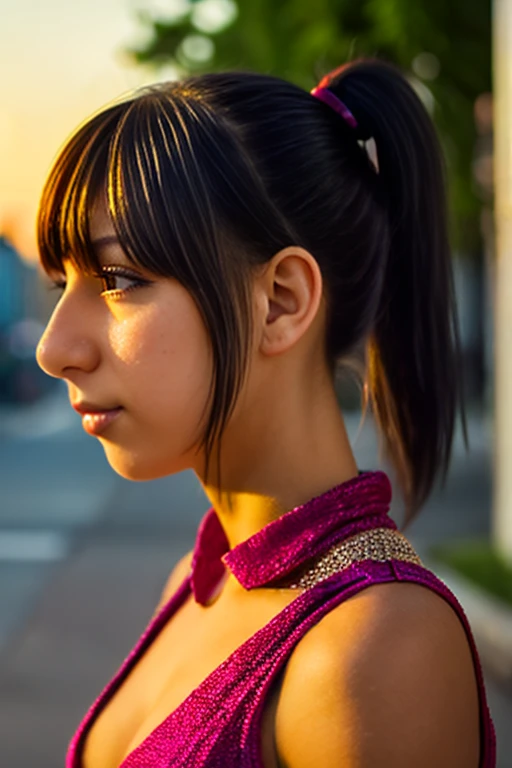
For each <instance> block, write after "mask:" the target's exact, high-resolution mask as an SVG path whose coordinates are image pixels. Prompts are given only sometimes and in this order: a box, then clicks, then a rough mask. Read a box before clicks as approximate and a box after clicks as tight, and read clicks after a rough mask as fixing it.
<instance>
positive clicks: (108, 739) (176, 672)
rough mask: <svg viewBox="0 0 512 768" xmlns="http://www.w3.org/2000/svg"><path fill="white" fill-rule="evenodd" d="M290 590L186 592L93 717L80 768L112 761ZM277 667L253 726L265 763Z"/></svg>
mask: <svg viewBox="0 0 512 768" xmlns="http://www.w3.org/2000/svg"><path fill="white" fill-rule="evenodd" d="M295 597H297V592H296V591H295V590H287V589H285V590H283V589H280V590H270V589H261V590H253V591H251V592H246V593H244V594H243V595H242V594H239V593H237V594H235V595H227V596H226V597H224V595H223V596H222V597H221V598H220V599H219V600H217V602H216V603H215V604H214V605H212V606H208V607H204V606H201V605H198V604H197V603H195V601H194V600H193V599H192V598H189V599H188V600H187V602H185V604H184V605H183V606H182V607H181V608H180V610H179V611H178V612H177V613H176V614H175V615H174V616H173V617H172V618H171V619H170V620H169V621H168V622H167V624H166V625H165V627H164V628H163V629H162V630H161V631H160V633H159V634H158V636H157V637H156V639H155V640H154V641H153V642H152V644H151V645H150V647H149V649H148V650H147V651H146V652H145V654H144V655H143V656H142V658H141V659H140V660H139V661H138V663H136V665H135V666H134V667H133V668H132V670H131V671H130V673H129V674H128V676H127V677H126V679H125V680H124V682H123V683H122V685H121V687H120V688H119V689H118V691H117V692H116V693H115V695H114V696H113V698H112V699H111V700H110V701H109V703H108V704H107V706H106V707H105V708H104V709H103V710H102V712H101V714H100V715H99V716H98V718H97V719H96V720H95V722H94V724H93V726H92V728H91V729H90V731H89V733H88V736H87V739H86V741H85V745H84V749H83V753H82V754H83V758H82V760H83V768H118V766H119V765H121V763H122V762H123V761H124V760H125V759H126V757H127V756H128V755H129V754H130V753H131V752H132V751H133V750H134V749H136V748H137V747H138V746H139V745H140V744H141V743H142V742H143V741H145V739H146V738H147V737H148V736H149V735H150V734H151V733H152V731H153V730H154V729H155V728H157V727H158V726H159V725H160V723H162V722H163V721H164V720H165V719H166V718H167V717H168V716H169V715H170V714H171V713H172V712H174V711H175V710H176V709H177V708H178V707H179V706H180V705H181V704H182V703H183V702H184V701H185V700H186V699H187V698H188V697H189V696H190V695H191V694H192V693H193V691H194V690H195V689H196V688H197V687H198V686H199V685H200V684H201V683H202V682H203V681H204V680H205V679H206V678H207V677H208V676H209V675H210V674H211V673H212V672H213V671H214V670H215V669H216V668H217V667H218V666H219V665H220V664H221V663H222V662H223V661H224V660H225V659H227V658H228V657H229V656H230V655H231V654H232V653H233V652H234V651H236V649H237V648H239V647H240V646H241V645H242V644H243V643H244V642H245V641H246V640H248V639H249V638H250V637H251V636H252V635H254V634H255V633H256V632H257V631H258V630H259V629H261V628H262V627H264V626H265V625H266V624H267V623H268V622H269V621H270V620H271V619H272V618H273V617H274V616H276V615H277V614H278V613H279V612H280V611H282V610H283V609H284V608H285V607H286V605H287V604H288V603H290V602H291V601H292V600H293V599H294V598H295ZM281 678H282V674H281V675H280V676H279V678H278V679H276V681H275V682H274V684H273V686H272V687H271V689H270V692H269V694H268V695H267V697H266V699H265V702H264V709H263V718H262V727H261V733H260V739H261V754H262V757H263V762H264V766H265V768H280V766H279V762H278V758H277V755H276V752H275V747H274V719H275V711H276V707H277V702H278V698H279V689H280V680H281Z"/></svg>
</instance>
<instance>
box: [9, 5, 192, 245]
mask: <svg viewBox="0 0 512 768" xmlns="http://www.w3.org/2000/svg"><path fill="white" fill-rule="evenodd" d="M178 2H179V0H139V1H138V2H137V0H0V18H1V19H2V24H1V29H0V39H1V45H0V64H1V71H2V78H1V83H0V95H1V105H2V106H1V110H0V168H1V173H0V231H1V232H2V233H4V234H7V235H8V237H10V238H11V239H12V240H13V241H14V243H15V245H16V246H17V247H18V248H19V249H20V250H21V252H22V254H23V255H24V256H26V257H27V258H34V257H35V255H36V250H35V240H34V219H35V213H36V209H37V204H38V199H39V195H40V192H41V188H42V185H43V183H44V180H45V177H46V175H47V173H48V170H49V167H50V164H51V162H52V160H53V158H54V157H55V154H56V152H57V151H58V149H59V147H60V146H61V145H62V143H63V142H64V140H65V139H66V138H67V136H69V134H70V133H71V132H72V131H73V130H74V129H75V128H76V127H77V125H78V124H79V123H81V122H82V121H83V120H84V119H85V118H86V117H87V116H88V115H90V114H91V113H92V112H94V111H96V110H97V109H98V108H99V107H101V106H102V105H103V104H105V103H106V102H108V101H110V100H111V99H113V98H115V97H117V96H119V95H120V94H122V93H124V92H126V91H129V90H131V89H133V88H135V87H138V86H140V85H143V84H144V83H147V82H150V81H154V80H155V79H161V78H162V77H168V76H169V73H168V72H167V73H162V72H161V73H155V72H150V71H147V70H143V69H141V68H136V67H134V66H133V65H129V64H128V63H127V62H126V61H123V57H122V49H123V47H126V46H128V45H130V44H133V43H137V42H139V41H141V40H143V36H144V29H143V28H142V27H141V26H140V24H139V22H138V20H137V15H136V12H137V9H141V8H144V9H153V10H161V9H164V8H165V9H167V8H171V7H172V6H176V5H177V3H178Z"/></svg>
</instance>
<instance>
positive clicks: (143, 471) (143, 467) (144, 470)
mask: <svg viewBox="0 0 512 768" xmlns="http://www.w3.org/2000/svg"><path fill="white" fill-rule="evenodd" d="M103 449H104V451H105V456H106V458H107V461H108V463H109V464H110V466H111V467H112V469H113V470H114V472H116V473H117V474H118V475H120V476H121V477H124V479H125V480H132V481H134V482H144V481H147V480H158V479H159V478H161V477H167V476H168V475H174V474H176V473H177V472H180V471H181V469H183V467H180V468H177V467H176V466H173V465H172V464H170V463H169V462H168V461H167V462H164V461H162V460H160V461H159V460H158V458H156V457H153V458H150V457H148V456H144V457H142V456H140V454H137V453H133V452H129V451H123V450H120V449H119V447H118V446H116V445H112V444H108V443H107V444H103Z"/></svg>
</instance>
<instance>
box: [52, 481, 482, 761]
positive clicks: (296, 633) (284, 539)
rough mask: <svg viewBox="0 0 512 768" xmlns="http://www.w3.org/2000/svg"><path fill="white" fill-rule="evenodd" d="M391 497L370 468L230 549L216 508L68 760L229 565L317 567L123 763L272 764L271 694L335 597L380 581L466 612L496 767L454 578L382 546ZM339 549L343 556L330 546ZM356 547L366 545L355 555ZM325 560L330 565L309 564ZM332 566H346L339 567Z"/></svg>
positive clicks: (272, 573)
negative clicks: (266, 722)
mask: <svg viewBox="0 0 512 768" xmlns="http://www.w3.org/2000/svg"><path fill="white" fill-rule="evenodd" d="M390 502H391V484H390V482H389V479H388V477H387V475H386V474H385V473H384V472H380V471H378V472H361V473H360V474H359V477H355V478H352V479H351V480H348V481H347V482H345V483H342V484H340V485H338V486H336V487H335V488H332V489H331V490H329V491H327V492H326V493H324V494H322V495H321V496H318V497H316V498H314V499H311V500H310V501H308V502H306V503H305V504H303V505H301V506H299V507H295V508H294V509H292V510H290V511H289V512H287V513H285V514H284V515H282V516H281V517H280V518H279V519H277V520H275V521H273V522H271V523H269V524H268V525H266V526H265V527H264V528H263V529H262V530H261V531H259V532H258V533H256V534H255V535H253V536H251V537H250V538H249V539H247V540H246V541H244V542H242V543H241V544H239V545H237V546H236V547H234V548H233V549H232V550H229V545H228V542H227V539H226V537H225V534H224V531H223V528H222V526H221V524H220V522H219V519H218V517H217V515H216V513H215V511H214V510H213V509H210V510H208V512H207V513H206V514H205V516H204V518H203V520H202V522H201V524H200V526H199V529H198V532H197V538H196V545H195V548H194V557H193V561H192V568H191V573H190V574H189V575H188V576H187V577H186V578H185V579H184V580H183V582H182V584H181V586H180V587H179V589H178V590H177V592H176V593H175V595H174V596H173V597H172V598H171V599H170V600H169V602H168V603H167V604H166V605H164V606H163V608H162V609H161V610H160V612H159V613H158V614H157V616H156V617H155V618H154V619H153V620H152V621H151V622H150V624H149V626H148V627H147V629H146V630H145V632H144V633H143V635H142V636H141V638H140V639H139V641H138V643H137V645H136V646H135V648H134V649H133V650H132V652H131V653H130V655H129V656H128V658H127V659H126V660H125V662H124V663H123V664H122V666H121V668H120V669H119V671H118V672H117V674H116V675H115V677H114V678H113V679H112V680H111V682H110V683H109V684H108V685H107V686H106V688H105V689H104V691H103V692H102V693H101V694H100V696H99V697H98V699H97V700H96V701H95V703H94V704H93V705H92V707H91V708H90V710H89V712H88V713H87V714H86V716H85V718H84V720H83V721H82V723H81V724H80V726H79V728H78V731H77V732H76V734H75V736H74V738H73V740H72V741H71V744H70V747H69V751H68V755H67V760H66V768H80V767H81V752H82V749H83V744H84V741H85V738H86V736H87V733H88V730H89V729H90V727H91V725H92V723H93V722H94V720H95V719H96V717H97V716H98V714H99V713H100V712H101V710H102V708H103V707H105V705H106V704H107V702H108V701H109V700H110V699H111V698H112V696H113V695H114V693H115V692H116V690H117V689H118V688H119V687H120V686H121V685H122V683H123V680H125V678H126V677H127V676H128V674H129V672H130V670H131V669H133V667H134V666H135V664H136V663H137V662H138V661H139V660H140V658H141V657H142V655H143V654H144V652H145V651H146V650H147V648H148V647H149V646H150V645H151V643H152V642H153V640H154V639H155V638H156V636H157V635H158V633H159V632H160V631H161V630H162V628H163V627H164V625H165V624H166V623H167V622H168V621H171V620H172V616H173V615H174V614H175V613H177V611H179V609H180V606H181V605H183V603H184V601H185V600H187V598H188V597H189V596H190V595H191V594H192V596H193V599H195V600H196V601H197V602H200V603H202V604H205V603H206V602H207V601H208V597H209V595H210V594H211V592H212V590H213V589H214V587H215V586H216V584H217V583H218V581H219V579H220V578H221V576H222V574H223V572H224V569H225V567H226V566H227V567H228V568H229V569H230V570H231V572H232V573H233V574H234V576H235V577H236V578H237V580H238V581H239V582H240V583H241V584H242V586H243V587H245V588H246V589H253V588H255V587H262V586H264V585H269V584H273V585H275V582H277V583H278V584H280V585H281V584H282V583H283V580H284V582H286V579H287V578H288V577H290V578H289V580H290V583H295V582H296V581H297V579H296V578H295V577H296V576H297V574H301V573H304V572H306V574H307V573H308V572H309V573H310V574H311V573H312V574H313V575H312V576H311V575H310V576H309V577H306V578H309V583H310V584H312V585H311V586H307V587H305V588H304V587H302V588H300V589H298V595H297V597H296V598H295V599H294V600H293V601H292V602H291V603H290V604H288V605H287V606H286V607H285V608H284V610H282V611H281V612H280V613H278V614H277V616H275V617H274V618H273V619H272V620H271V621H270V622H269V623H268V624H266V625H265V626H264V627H263V628H262V629H260V630H259V631H258V632H256V634H254V635H253V636H252V637H250V638H249V640H247V641H246V642H245V643H243V644H242V645H241V646H240V647H239V648H237V649H236V650H235V651H234V652H233V653H232V654H231V655H230V656H229V657H228V658H227V659H226V660H225V661H224V662H223V663H222V664H221V665H220V666H219V667H217V668H216V669H215V670H214V671H213V672H212V673H211V674H210V675H209V676H208V677H207V678H206V679H205V680H204V681H203V682H202V683H201V684H200V685H199V686H198V687H197V688H196V689H195V690H194V691H192V693H191V694H190V695H189V696H188V697H187V698H186V699H185V700H184V701H183V702H182V703H181V704H180V705H179V706H178V708H177V709H175V710H174V711H173V712H171V713H170V714H169V715H168V716H167V717H166V718H165V720H164V721H163V722H162V723H161V724H160V725H159V726H158V727H157V728H155V730H154V731H152V733H150V734H149V736H148V737H147V738H146V739H145V740H144V741H143V742H142V743H141V744H140V745H139V746H138V747H137V748H136V749H135V750H133V751H132V752H131V753H130V754H129V755H128V757H127V758H126V759H125V760H124V761H123V763H122V764H121V766H120V767H119V768H202V767H204V768H263V762H262V759H261V754H260V741H261V739H260V731H261V716H262V712H263V704H264V702H265V696H266V694H267V693H268V691H269V689H270V686H271V685H272V682H273V681H274V680H275V678H276V676H277V675H278V673H279V672H280V671H282V668H283V665H284V664H286V662H287V660H288V659H289V657H290V654H291V652H292V651H293V648H294V647H295V645H296V644H297V643H298V641H299V640H300V639H301V638H302V637H303V636H304V635H305V633H306V632H307V631H308V629H310V628H311V627H312V626H313V625H314V624H316V623H317V622H318V621H319V620H320V619H321V618H322V617H323V616H325V615H326V614H327V613H328V612H329V611H330V610H332V609H333V608H334V607H335V606H337V605H339V604H340V603H342V602H343V601H344V600H346V599H347V598H349V597H351V596H352V595H355V594H356V593H358V592H360V591H361V590H363V589H365V588H366V587H368V586H370V585H372V584H378V583H384V582H390V581H408V582H415V583H417V584H422V585H424V586H426V587H428V588H430V589H432V590H434V591H435V592H437V593H438V594H439V595H441V596H442V597H443V598H444V599H445V600H447V601H448V603H450V605H452V606H453V608H454V609H455V611H456V612H457V614H458V615H459V617H460V620H461V622H462V624H463V626H464V628H465V630H466V633H467V637H468V640H469V643H470V646H471V651H472V653H473V660H474V664H475V671H476V675H477V681H478V686H479V695H480V735H481V738H480V743H481V758H480V768H495V765H496V738H495V732H494V726H493V723H492V720H491V716H490V713H489V710H488V706H487V700H486V693H485V688H484V681H483V677H482V670H481V666H480V661H479V658H478V653H477V650H476V647H475V643H474V640H473V636H472V633H471V629H470V627H469V624H468V621H467V618H466V616H465V614H464V611H463V609H462V607H461V605H460V604H459V602H458V601H457V599H456V598H455V596H454V595H453V594H452V592H450V590H449V589H448V588H447V587H446V585H445V584H444V583H443V582H442V581H440V580H439V579H438V578H437V577H436V576H435V575H434V574H433V573H432V572H431V571H428V570H427V569H425V568H424V567H423V566H422V565H420V564H417V563H415V562H412V561H411V558H409V559H408V558H407V553H405V554H404V549H403V546H400V542H398V545H399V546H398V548H397V549H396V554H395V555H385V558H387V559H382V551H383V550H382V547H383V546H384V544H379V543H378V542H379V541H381V540H382V541H385V540H387V539H390V540H391V547H392V549H390V550H389V552H393V551H395V550H393V546H395V545H394V543H393V542H394V537H395V538H396V539H400V533H399V532H398V531H397V530H396V525H395V523H394V522H393V520H392V519H391V517H390V516H389V514H388V511H389V506H390ZM374 532H376V534H379V536H380V537H381V538H379V539H376V541H377V544H373V543H372V536H373V534H374ZM402 538H404V537H402ZM348 540H350V541H348ZM351 542H360V543H359V544H358V545H357V546H358V547H359V549H357V547H356V549H355V550H354V549H353V550H351V551H352V555H351V554H350V551H349V553H348V555H347V551H348V550H347V547H349V545H350V544H351ZM361 542H362V543H361ZM361 547H362V549H361ZM336 551H338V554H337V555H336V556H331V555H330V554H329V553H330V552H336ZM354 552H356V554H357V553H359V554H358V556H357V558H356V557H354ZM379 552H380V554H379ZM340 553H341V554H340ZM326 554H327V555H329V557H327V560H326V559H325V556H326ZM362 555H363V559H361V556H362ZM372 556H373V557H375V558H377V557H381V559H380V560H379V559H371V558H372ZM333 558H334V559H333ZM351 558H352V560H353V561H351ZM321 559H323V560H324V565H323V566H320V568H318V567H317V568H316V570H315V568H314V567H313V570H311V565H313V566H314V565H315V564H317V563H318V561H319V560H321ZM325 563H327V566H326V565H325ZM333 563H334V565H335V568H336V569H337V570H335V572H333V573H331V571H332V570H333ZM308 569H309V570H308Z"/></svg>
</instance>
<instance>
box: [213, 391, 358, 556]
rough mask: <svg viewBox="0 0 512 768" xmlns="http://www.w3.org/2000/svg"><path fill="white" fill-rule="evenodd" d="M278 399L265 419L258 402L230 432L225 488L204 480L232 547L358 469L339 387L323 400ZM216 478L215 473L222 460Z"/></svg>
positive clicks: (225, 446)
mask: <svg viewBox="0 0 512 768" xmlns="http://www.w3.org/2000/svg"><path fill="white" fill-rule="evenodd" d="M278 406H279V407H277V406H276V407H275V408H265V409H264V411H263V412H264V413H265V416H264V418H262V417H261V411H260V412H259V415H257V416H255V415H254V409H252V411H251V418H245V419H243V420H241V421H240V422H239V423H238V425H235V426H234V427H231V428H230V431H229V433H228V432H227V433H226V435H225V438H223V443H222V457H223V461H222V465H221V482H222V487H223V489H224V490H223V493H222V494H221V493H220V492H219V488H218V487H217V486H216V485H215V484H210V483H204V482H202V485H203V489H204V491H205V493H206V495H207V496H208V498H209V500H210V502H211V504H212V506H213V507H214V508H215V511H216V513H217V515H218V517H219V520H220V522H221V524H222V527H223V528H224V531H225V533H226V536H227V539H228V541H229V545H230V548H233V547H234V546H236V545H237V544H239V543H240V542H242V541H245V540H246V539H248V538H249V537H250V536H252V535H253V534H255V533H257V532H258V531H259V530H261V529H262V528H263V527H265V526H266V525H267V524H268V523H270V522H272V521H273V520H276V519H277V518H279V517H280V516H281V515H283V514H284V513H285V512H287V511H289V510H291V509H293V508H294V507H296V506H299V505H301V504H304V503H306V502H307V501H309V500H310V499H312V498H314V497H315V496H319V495H321V494H322V493H324V492H325V491H327V490H329V489H330V488H333V487H335V486H336V485H339V484H340V483H343V482H345V481H347V480H350V479H351V478H353V477H356V476H357V475H358V468H357V464H356V461H355V458H354V455H353V453H352V449H351V446H350V442H349V439H348V435H347V431H346V428H345V423H344V420H343V416H342V414H341V412H340V408H339V405H338V402H337V399H336V395H335V392H334V388H332V391H331V390H330V389H329V388H326V389H325V390H323V391H322V392H321V393H320V396H319V397H318V400H317V402H316V403H311V402H309V403H304V402H302V403H300V402H297V398H295V399H294V397H293V395H291V396H290V397H289V398H287V403H286V405H284V404H283V399H282V398H281V399H280V400H279V402H278ZM301 406H302V407H301ZM297 414H301V417H297ZM224 440H225V442H224ZM210 477H212V478H215V477H216V466H215V465H212V468H211V471H210ZM200 479H201V478H200Z"/></svg>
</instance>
